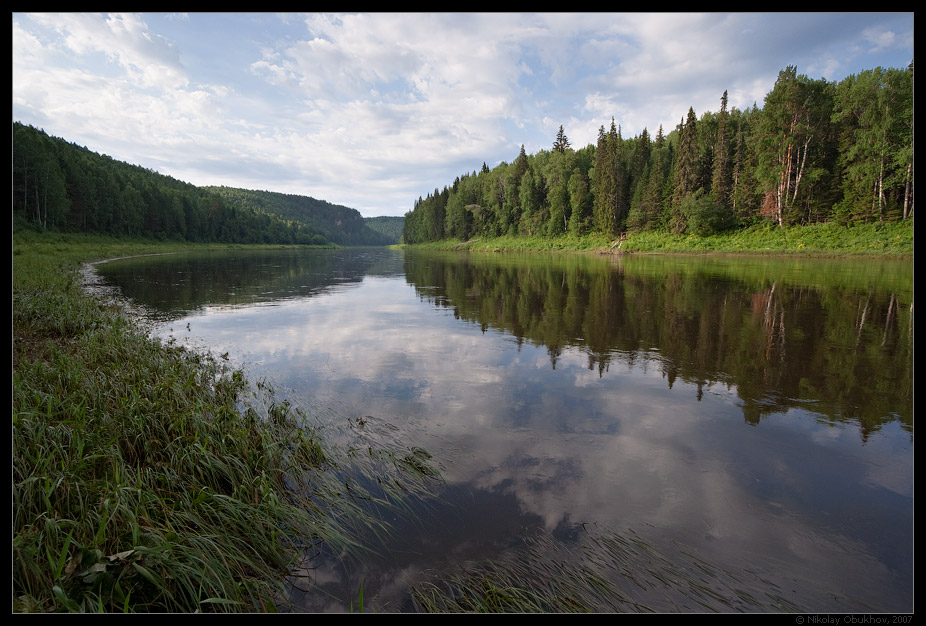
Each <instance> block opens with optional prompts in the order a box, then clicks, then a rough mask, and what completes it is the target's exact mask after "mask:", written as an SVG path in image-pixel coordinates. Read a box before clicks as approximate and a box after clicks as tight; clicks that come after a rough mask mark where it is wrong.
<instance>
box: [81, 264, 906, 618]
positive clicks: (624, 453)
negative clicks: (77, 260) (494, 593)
mask: <svg viewBox="0 0 926 626" xmlns="http://www.w3.org/2000/svg"><path fill="white" fill-rule="evenodd" d="M99 270H100V273H101V274H102V275H103V277H104V278H105V280H106V281H107V282H108V283H109V284H111V285H114V286H117V287H119V288H120V289H121V290H122V292H123V293H124V295H126V296H128V297H130V298H132V299H133V300H135V301H136V302H137V303H139V304H141V305H143V306H145V307H147V309H148V310H149V311H150V314H151V315H152V317H153V318H155V319H157V320H158V321H159V325H158V328H157V330H156V332H155V334H157V335H158V336H160V337H162V338H165V339H168V338H173V339H176V340H177V341H180V342H184V343H188V344H190V345H194V346H198V347H204V348H206V349H209V350H212V351H213V352H215V353H218V354H221V353H225V352H228V353H229V359H230V360H231V361H232V362H233V363H234V364H235V365H236V366H239V367H243V368H245V369H246V371H247V372H248V375H249V377H250V378H252V379H260V378H264V379H266V380H268V381H272V383H273V384H274V386H276V387H277V388H278V389H280V390H283V392H285V393H286V394H287V396H288V398H290V399H291V401H292V402H294V403H296V404H298V405H299V406H303V407H306V408H308V409H310V410H315V411H317V412H318V413H319V414H324V415H326V416H327V417H326V418H325V419H331V420H337V419H344V420H349V419H356V418H358V417H361V418H364V419H369V420H372V421H375V422H377V423H383V424H388V425H391V426H393V427H395V429H396V431H395V432H396V433H397V434H398V436H399V437H400V439H401V441H402V443H403V444H404V445H407V446H408V447H412V446H420V447H422V448H425V449H426V450H428V451H429V452H430V453H431V454H432V455H433V460H434V461H435V463H437V464H438V466H439V467H440V469H441V471H442V474H443V476H444V479H445V481H446V484H445V485H444V486H442V487H441V488H440V491H441V493H440V498H438V499H436V500H434V501H429V502H423V503H422V502H418V503H416V504H415V505H413V506H414V507H416V509H415V510H416V516H415V517H416V522H415V523H407V522H403V521H402V520H401V519H396V520H395V521H396V524H397V529H396V530H397V532H396V537H395V539H394V540H392V541H391V542H390V543H389V545H388V547H387V548H386V550H385V551H384V553H383V554H382V555H381V558H370V559H366V560H365V564H364V566H363V567H362V568H358V567H357V566H353V567H348V566H346V565H344V564H343V563H341V562H340V561H338V560H332V561H330V562H326V563H319V564H317V566H316V567H315V569H313V570H312V571H311V572H309V573H307V577H308V578H310V579H311V582H312V584H313V585H314V589H316V590H317V589H322V590H324V591H325V593H323V594H319V593H311V594H302V593H300V592H298V591H295V590H294V591H293V595H292V598H291V599H292V601H293V602H294V603H296V606H297V609H300V610H311V611H322V610H344V608H345V606H346V604H347V602H349V601H350V600H352V599H355V598H356V594H357V589H358V585H359V584H360V583H362V584H363V588H364V595H365V602H366V606H367V607H369V608H370V609H379V610H393V611H399V610H408V609H410V607H411V605H410V603H409V599H408V596H407V589H408V587H409V585H411V584H415V583H418V582H420V581H421V580H424V579H426V578H427V577H429V576H430V577H433V576H435V575H436V576H438V577H440V576H441V575H442V573H445V572H455V573H456V572H459V571H460V566H461V564H463V563H473V562H480V561H484V560H485V559H498V558H501V557H502V556H503V555H508V554H512V553H517V551H518V550H522V549H523V545H524V540H525V538H529V537H537V536H541V535H542V536H545V537H549V538H552V539H554V540H556V541H557V543H558V545H563V546H567V547H568V546H577V545H579V544H580V543H581V542H582V541H583V540H585V539H587V537H588V535H589V533H599V535H600V534H605V535H606V534H607V533H611V532H613V533H617V534H619V535H620V536H628V534H630V535H632V536H633V537H636V538H637V539H638V540H639V541H640V542H641V543H645V544H646V545H647V546H649V547H652V548H653V550H655V551H657V552H659V553H660V554H662V555H665V557H666V558H667V559H669V560H673V559H678V563H679V564H680V565H679V567H680V568H681V569H682V570H684V571H687V572H689V573H690V574H691V576H693V577H696V578H698V580H699V581H701V583H702V584H703V585H706V586H707V587H712V588H713V589H715V590H716V593H717V595H718V596H723V595H724V591H723V590H725V589H731V588H733V589H737V588H748V589H749V590H750V591H749V594H751V596H750V601H747V602H744V601H743V600H742V597H741V598H738V599H736V598H734V599H723V598H720V599H717V598H714V599H712V600H710V601H709V602H707V603H705V602H700V603H699V602H695V601H692V600H691V596H690V594H688V595H687V596H686V595H685V594H677V595H673V593H671V592H665V591H664V590H663V591H660V593H655V590H656V589H657V587H659V585H658V584H652V585H650V584H649V583H648V582H644V583H643V584H636V585H630V587H632V588H633V589H635V590H636V591H635V592H634V593H637V594H638V595H637V596H635V597H637V598H638V599H639V601H641V602H645V603H646V606H648V607H650V608H653V609H655V610H659V611H703V610H754V611H766V610H776V609H781V608H788V607H792V608H796V609H801V610H813V611H912V609H913V599H912V598H913V591H912V590H913V559H912V545H913V319H912V318H913V287H912V262H906V263H903V262H887V261H871V260H864V261H858V260H847V259H838V260H835V259H834V260H808V259H763V258H759V257H740V258H715V257H656V256H639V255H632V256H623V257H602V256H593V255H485V254H465V253H463V254H450V253H422V252H412V251H406V252H404V253H403V252H398V251H390V250H385V249H345V250H338V251H274V252H260V253H257V252H237V253H236V254H235V255H234V256H231V255H229V254H228V253H223V254H216V253H212V254H196V255H170V256H164V257H153V258H142V259H130V260H121V261H114V262H110V263H106V264H103V265H100V266H99ZM530 558H537V557H536V555H533V556H531V557H530ZM575 558H576V559H581V558H582V557H578V556H576V557H575ZM693 563H695V564H698V563H699V564H701V566H698V565H693ZM631 566H632V564H631ZM640 569H643V567H642V565H641V568H640ZM708 571H710V572H711V574H709V575H708V574H705V572H708ZM737 585H740V587H737ZM663 586H664V585H663ZM628 593H630V592H629V591H628ZM740 595H742V594H740ZM705 597H711V596H710V595H709V594H708V596H705ZM752 600H754V602H753V601H752Z"/></svg>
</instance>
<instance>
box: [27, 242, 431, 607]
mask: <svg viewBox="0 0 926 626" xmlns="http://www.w3.org/2000/svg"><path fill="white" fill-rule="evenodd" d="M187 247H189V246H184V245H181V244H170V243H167V244H165V243H162V242H132V241H123V242H120V241H114V240H111V239H105V238H96V237H92V236H60V235H53V236H48V237H40V236H37V235H28V234H27V235H25V236H16V237H14V246H13V259H14V263H13V335H14V343H13V366H14V371H13V416H12V422H13V590H12V593H13V607H14V610H15V611H26V612H47V611H81V612H85V611H100V612H152V611H171V612H174V611H177V612H193V611H272V610H275V609H276V608H277V607H278V606H279V605H280V604H281V603H282V602H283V600H282V598H283V597H284V595H283V593H284V587H283V584H284V583H283V581H284V580H285V577H286V575H287V574H288V573H289V572H290V570H291V568H292V567H293V566H294V565H295V564H296V563H297V562H298V561H299V560H300V559H302V558H304V557H305V556H306V555H309V556H311V554H313V553H314V552H315V551H316V550H317V548H318V546H319V545H320V544H322V543H324V544H326V545H327V546H329V547H330V548H331V549H333V550H336V551H348V552H355V553H361V554H362V550H363V549H364V538H365V537H368V536H371V535H376V534H377V533H380V534H382V533H386V532H388V528H386V527H385V526H384V525H383V523H382V522H381V521H380V520H379V519H378V518H376V517H374V516H371V515H370V514H368V513H366V512H365V511H369V510H370V507H369V502H370V501H373V502H376V503H379V504H381V505H384V506H392V507H394V508H396V507H398V508H401V507H400V494H401V492H402V490H403V489H412V490H417V491H426V490H427V488H428V485H429V484H430V483H431V482H432V481H433V480H434V475H435V474H436V472H435V471H434V470H433V468H431V467H430V465H429V464H428V463H427V458H426V455H424V454H421V453H419V452H417V451H416V450H411V451H410V450H405V449H403V448H402V446H401V444H400V443H397V442H373V441H366V440H364V439H362V437H363V436H364V435H362V434H358V435H357V436H355V437H354V440H355V441H354V443H352V444H350V445H349V446H348V447H346V448H345V447H341V446H335V445H333V444H331V443H330V437H329V436H328V435H327V433H326V432H325V428H326V427H325V426H324V425H322V424H319V423H317V422H315V421H314V420H312V419H311V418H309V417H308V416H306V415H304V414H302V413H301V412H299V411H297V410H295V409H294V408H293V407H290V406H289V405H288V404H286V403H285V402H279V401H277V400H276V399H275V397H274V394H273V391H272V389H269V388H268V387H267V386H266V385H263V384H259V385H257V387H258V388H252V387H250V386H249V384H248V382H247V381H246V380H244V378H243V376H242V374H241V372H239V371H234V370H230V369H229V368H227V367H226V366H225V364H224V363H223V362H222V361H221V360H216V359H213V358H211V357H209V356H206V355H203V354H197V353H194V352H190V351H187V350H185V349H182V348H180V347H177V346H174V345H169V344H162V343H160V342H157V341H154V340H151V339H149V338H148V337H147V336H146V335H145V333H144V332H143V330H142V329H141V328H139V327H138V326H137V325H136V324H135V323H134V322H132V321H131V320H129V319H128V318H127V317H126V316H125V315H124V313H123V312H122V310H121V309H120V308H119V307H117V306H114V305H112V304H105V303H103V302H100V301H98V300H96V299H94V298H92V297H89V296H88V295H87V294H86V293H85V292H84V291H83V289H82V287H81V285H80V280H79V269H80V267H81V264H82V263H84V262H86V261H89V260H92V259H102V258H107V257H115V256H125V255H130V254H145V253H155V252H163V251H165V250H166V251H169V250H178V249H183V248H187ZM197 248H198V249H199V248H202V246H199V247H197ZM248 390H252V392H253V393H254V394H256V395H255V396H254V397H255V400H254V401H252V402H251V403H250V407H249V408H246V407H245V403H244V400H245V399H246V397H247V395H248V394H247V393H246V392H247V391H248ZM348 430H350V429H349V428H348ZM338 439H339V440H341V439H343V437H342V436H341V434H340V433H339V434H338ZM409 459H412V460H413V461H414V462H413V463H412V462H410V461H409ZM358 477H366V480H358ZM360 482H363V483H364V484H372V485H376V486H377V488H376V489H367V490H363V489H361V488H359V487H358V483H360Z"/></svg>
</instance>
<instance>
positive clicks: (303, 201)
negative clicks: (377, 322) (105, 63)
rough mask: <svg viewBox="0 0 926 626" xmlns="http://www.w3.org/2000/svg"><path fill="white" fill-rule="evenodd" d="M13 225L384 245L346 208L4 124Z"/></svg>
mask: <svg viewBox="0 0 926 626" xmlns="http://www.w3.org/2000/svg"><path fill="white" fill-rule="evenodd" d="M13 226H14V229H15V228H17V227H30V228H35V229H38V230H51V231H61V232H93V233H102V234H106V235H112V236H118V237H151V238H155V239H169V240H176V241H189V242H228V243H272V244H314V245H322V244H330V243H337V244H340V245H387V244H389V243H393V242H392V241H390V239H389V238H388V237H387V236H386V235H383V234H381V233H378V232H376V231H374V230H372V229H370V228H368V227H367V225H366V224H365V222H364V219H363V216H361V215H360V212H359V211H357V210H356V209H351V208H348V207H344V206H339V205H333V204H330V203H328V202H324V201H322V200H316V199H314V198H308V197H304V196H292V195H286V194H279V193H271V192H267V191H248V190H244V189H232V188H226V187H211V188H206V187H197V186H195V185H192V184H190V183H185V182H182V181H179V180H176V179H174V178H171V177H170V176H164V175H162V174H159V173H157V172H155V171H152V170H149V169H147V168H144V167H140V166H137V165H130V164H128V163H125V162H122V161H117V160H115V159H113V158H111V157H109V156H106V155H101V154H98V153H95V152H92V151H91V150H89V149H88V148H86V147H82V146H78V145H76V144H74V143H70V142H68V141H66V140H64V139H60V138H57V137H51V136H49V135H47V134H46V133H45V132H44V131H42V130H39V129H36V128H33V127H32V126H26V125H23V124H20V123H18V122H14V124H13Z"/></svg>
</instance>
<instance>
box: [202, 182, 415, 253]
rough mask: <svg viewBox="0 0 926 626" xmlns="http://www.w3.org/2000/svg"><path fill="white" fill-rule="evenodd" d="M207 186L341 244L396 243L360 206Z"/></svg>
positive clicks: (231, 200) (232, 200) (234, 203)
mask: <svg viewBox="0 0 926 626" xmlns="http://www.w3.org/2000/svg"><path fill="white" fill-rule="evenodd" d="M205 189H207V190H208V191H210V192H212V193H214V194H216V195H218V196H219V197H221V198H222V199H224V200H225V201H226V202H227V203H228V204H230V205H232V206H235V207H238V208H240V209H245V210H251V211H255V212H258V213H269V214H271V215H276V216H277V217H280V218H281V219H284V220H287V221H293V222H299V223H301V224H306V225H307V226H309V227H311V228H312V229H314V230H316V231H317V232H319V233H321V234H322V235H324V236H325V238H327V239H328V240H330V241H332V242H334V243H336V244H339V245H342V246H385V245H389V244H392V243H396V241H395V240H394V239H392V238H390V237H388V236H386V235H384V234H383V233H381V232H379V231H377V230H374V229H372V228H370V227H369V225H368V223H367V221H366V220H365V219H364V218H363V216H362V215H361V214H360V211H358V210H357V209H351V208H349V207H346V206H342V205H339V204H331V203H330V202H326V201H324V200H316V199H315V198H311V197H309V196H297V195H293V194H286V193H278V192H274V191H252V190H248V189H236V188H233V187H206V188H205ZM398 219H401V218H398ZM396 239H397V238H396Z"/></svg>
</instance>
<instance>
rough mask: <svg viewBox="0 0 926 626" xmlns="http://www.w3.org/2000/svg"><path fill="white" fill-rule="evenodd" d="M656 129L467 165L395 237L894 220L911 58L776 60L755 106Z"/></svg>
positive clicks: (602, 133)
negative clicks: (828, 65) (827, 64)
mask: <svg viewBox="0 0 926 626" xmlns="http://www.w3.org/2000/svg"><path fill="white" fill-rule="evenodd" d="M719 104H720V108H719V110H718V111H717V112H707V113H704V114H702V115H701V117H700V118H699V117H698V116H697V115H696V113H695V111H694V110H693V109H691V108H689V110H688V112H687V114H686V115H685V116H683V117H682V118H681V119H680V122H679V124H678V126H676V128H675V129H673V130H671V132H669V133H666V132H665V131H664V129H663V128H662V127H660V128H659V129H658V130H657V131H656V135H655V137H653V136H651V135H650V133H649V131H647V130H646V129H644V130H643V131H642V132H641V133H640V134H639V135H638V136H636V137H624V136H623V134H622V132H621V127H620V125H619V124H618V123H617V122H616V121H615V120H614V119H612V120H611V122H610V125H609V127H608V128H605V126H604V125H602V126H601V128H600V129H599V131H598V141H597V143H596V144H595V145H592V144H589V145H587V146H585V147H580V148H574V147H573V146H571V144H570V141H569V138H568V136H567V135H566V132H565V130H564V129H563V127H562V126H560V129H559V132H558V133H557V135H556V138H555V140H554V141H553V145H552V149H550V150H541V151H540V152H538V153H536V154H533V155H528V154H526V152H525V150H524V147H523V146H522V147H521V152H520V154H518V155H517V157H516V158H515V159H514V161H513V162H512V163H510V164H509V163H505V162H502V163H500V164H499V165H498V166H496V167H494V168H492V169H489V167H488V166H487V165H486V164H483V166H482V169H481V171H479V172H476V171H473V172H472V173H468V174H463V175H462V176H460V177H457V178H456V180H454V181H453V184H452V185H449V186H445V187H444V188H443V189H442V190H439V189H435V190H434V192H433V193H432V194H428V196H427V197H426V198H419V199H418V200H417V201H416V202H415V205H414V208H413V210H412V211H410V212H408V213H406V215H405V229H404V234H403V236H404V241H405V243H409V244H414V243H424V242H429V241H438V240H442V239H460V240H467V239H470V238H474V237H496V236H503V235H515V236H530V237H553V236H559V235H563V234H566V233H570V234H576V235H581V234H585V233H588V232H599V233H604V234H607V235H610V236H616V235H618V234H619V233H622V232H628V231H642V230H661V231H665V232H671V233H676V234H678V233H691V234H696V235H710V234H714V233H719V232H723V231H728V230H732V229H736V228H741V227H745V226H749V225H751V224H754V223H755V222H758V221H762V220H768V221H771V222H773V223H775V224H778V225H781V226H787V225H795V224H812V223H819V222H837V223H843V224H851V223H862V222H878V221H881V222H884V221H897V220H906V219H910V218H912V215H913V64H912V63H911V64H910V66H909V67H907V68H906V69H883V68H880V67H879V68H876V69H874V70H868V71H865V72H862V73H860V74H858V75H850V76H848V77H847V78H845V79H844V80H842V81H839V82H828V81H827V80H825V79H812V78H808V77H807V76H805V75H802V74H798V72H797V68H795V67H788V68H786V69H784V70H782V71H780V72H779V75H778V79H777V81H776V82H775V85H774V87H773V89H772V90H771V91H770V92H769V93H768V94H767V95H766V97H765V101H764V104H763V106H762V108H761V109H760V108H759V107H758V106H756V105H753V107H752V108H751V109H749V110H742V111H741V110H739V109H737V108H735V107H728V104H727V93H726V92H724V93H723V94H722V95H720V96H719Z"/></svg>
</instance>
